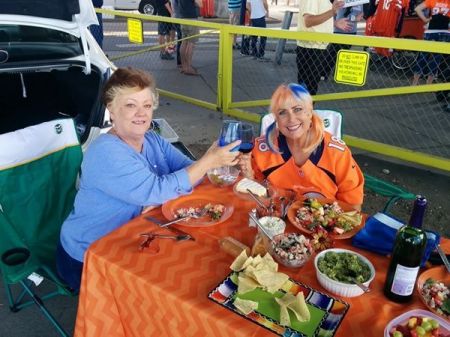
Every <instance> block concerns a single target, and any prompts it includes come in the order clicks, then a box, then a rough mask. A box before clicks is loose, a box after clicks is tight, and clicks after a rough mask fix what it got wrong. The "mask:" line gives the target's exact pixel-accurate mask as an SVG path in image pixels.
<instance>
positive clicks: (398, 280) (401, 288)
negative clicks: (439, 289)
mask: <svg viewBox="0 0 450 337" xmlns="http://www.w3.org/2000/svg"><path fill="white" fill-rule="evenodd" d="M426 207H427V199H425V198H424V197H422V196H417V198H416V200H415V201H414V207H413V210H412V213H411V217H410V219H409V223H408V224H407V225H405V226H402V227H401V228H400V229H399V230H398V232H397V235H396V237H395V243H394V249H393V251H392V257H391V262H390V264H389V268H388V272H387V275H386V281H385V284H384V294H385V295H386V297H387V298H389V299H390V300H392V301H395V302H408V301H409V300H411V298H412V294H413V290H414V285H415V283H416V279H417V274H418V273H419V268H420V263H421V261H422V256H423V254H424V251H425V246H426V243H427V237H426V234H425V232H424V231H423V230H422V223H423V217H424V215H425V208H426Z"/></svg>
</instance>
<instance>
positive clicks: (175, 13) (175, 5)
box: [171, 0, 183, 70]
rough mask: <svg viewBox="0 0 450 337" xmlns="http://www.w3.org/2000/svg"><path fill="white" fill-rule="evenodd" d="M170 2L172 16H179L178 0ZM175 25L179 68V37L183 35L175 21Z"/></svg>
mask: <svg viewBox="0 0 450 337" xmlns="http://www.w3.org/2000/svg"><path fill="white" fill-rule="evenodd" d="M171 3H172V10H173V11H172V16H173V17H174V18H179V17H180V11H179V10H178V0H171ZM174 26H175V31H176V32H177V67H178V68H179V69H180V70H181V55H180V50H181V41H180V40H181V39H182V38H183V35H182V34H181V26H180V25H179V24H178V23H176V24H174Z"/></svg>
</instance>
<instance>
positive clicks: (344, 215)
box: [287, 198, 365, 239]
mask: <svg viewBox="0 0 450 337" xmlns="http://www.w3.org/2000/svg"><path fill="white" fill-rule="evenodd" d="M287 216H288V219H289V221H290V222H291V223H292V224H293V225H294V226H295V227H297V228H298V229H299V230H300V231H301V232H302V233H304V234H308V235H312V234H313V233H314V232H316V231H317V230H319V229H323V230H325V231H327V232H328V233H329V234H330V236H331V237H332V238H333V239H348V238H351V237H352V236H353V235H355V234H356V233H357V232H358V231H359V230H360V229H361V228H362V227H363V226H364V222H365V217H364V216H363V214H362V213H361V212H360V211H356V210H354V209H353V207H352V206H351V205H349V204H346V203H344V202H341V201H335V200H332V199H315V198H306V199H302V200H297V201H295V202H294V203H293V204H292V205H291V206H290V207H289V209H288V214H287Z"/></svg>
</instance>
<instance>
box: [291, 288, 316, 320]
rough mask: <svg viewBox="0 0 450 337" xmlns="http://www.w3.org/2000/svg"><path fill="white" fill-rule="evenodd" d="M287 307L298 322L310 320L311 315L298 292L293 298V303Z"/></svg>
mask: <svg viewBox="0 0 450 337" xmlns="http://www.w3.org/2000/svg"><path fill="white" fill-rule="evenodd" d="M287 307H288V308H289V309H291V310H292V311H293V312H294V314H295V316H296V317H297V319H298V321H299V322H308V321H309V320H310V319H311V313H310V312H309V309H308V306H307V305H306V302H305V295H303V292H301V291H300V292H299V293H298V294H297V296H296V297H295V301H294V302H292V303H290V304H288V306H287Z"/></svg>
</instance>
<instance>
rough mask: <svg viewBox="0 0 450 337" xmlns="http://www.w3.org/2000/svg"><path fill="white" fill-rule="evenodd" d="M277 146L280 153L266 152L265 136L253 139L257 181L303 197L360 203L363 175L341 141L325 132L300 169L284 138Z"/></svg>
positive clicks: (253, 164)
mask: <svg viewBox="0 0 450 337" xmlns="http://www.w3.org/2000/svg"><path fill="white" fill-rule="evenodd" d="M276 144H277V145H278V147H279V149H280V151H281V152H282V153H281V154H278V153H274V152H272V151H271V150H270V149H269V147H268V145H267V143H266V140H265V137H264V136H263V137H259V138H257V139H256V140H255V147H254V148H253V151H252V167H253V170H254V171H255V178H256V179H260V180H262V179H265V178H267V179H268V180H269V181H270V182H271V183H272V184H273V185H274V186H276V187H280V188H285V189H294V190H295V191H297V192H298V193H301V194H303V195H306V196H316V197H317V196H318V197H320V196H323V197H325V198H330V199H337V200H341V201H344V202H346V203H349V204H352V205H360V204H362V202H363V185H364V176H363V174H362V172H361V170H360V168H359V166H358V164H357V163H356V162H355V160H354V159H353V157H352V154H351V152H350V150H349V149H348V147H347V146H346V145H345V143H344V142H343V141H342V140H341V139H339V138H336V137H334V136H332V135H331V134H329V133H328V132H324V139H323V140H322V143H321V144H320V145H319V146H318V148H317V149H316V150H315V151H314V152H313V153H312V154H311V155H310V157H309V158H308V160H307V161H306V162H305V164H303V165H302V166H301V167H300V166H297V165H296V164H295V162H294V158H293V157H292V155H291V153H290V151H289V148H288V146H287V143H286V138H285V137H284V136H283V135H281V134H280V136H279V137H278V139H277V142H276Z"/></svg>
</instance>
